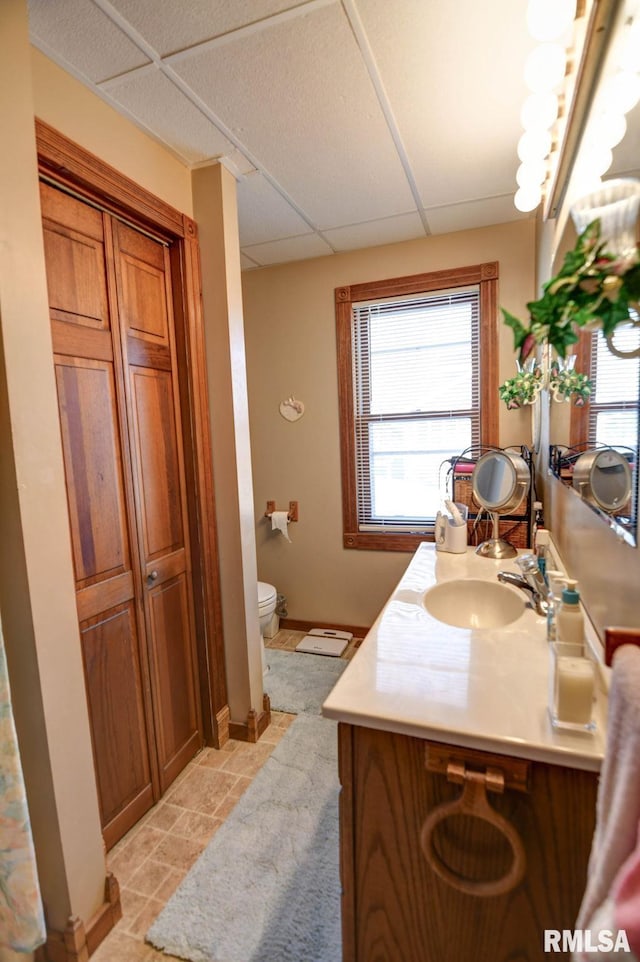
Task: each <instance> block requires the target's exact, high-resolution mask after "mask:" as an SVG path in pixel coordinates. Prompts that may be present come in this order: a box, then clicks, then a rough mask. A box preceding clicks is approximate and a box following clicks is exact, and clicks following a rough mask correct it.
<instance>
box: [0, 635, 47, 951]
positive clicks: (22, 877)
mask: <svg viewBox="0 0 640 962" xmlns="http://www.w3.org/2000/svg"><path fill="white" fill-rule="evenodd" d="M44 940H45V926H44V916H43V911H42V901H41V898H40V889H39V886H38V876H37V871H36V862H35V853H34V849H33V839H32V837H31V826H30V823H29V811H28V809H27V799H26V795H25V790H24V781H23V777H22V768H21V765H20V754H19V751H18V742H17V739H16V731H15V725H14V721H13V713H12V711H11V693H10V690H9V674H8V671H7V661H6V657H5V650H4V640H3V637H2V625H0V948H2V947H5V948H9V949H12V950H13V951H16V952H32V951H33V950H34V949H36V948H37V947H38V946H39V945H41V944H42V943H43V942H44Z"/></svg>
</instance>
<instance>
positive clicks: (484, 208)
mask: <svg viewBox="0 0 640 962" xmlns="http://www.w3.org/2000/svg"><path fill="white" fill-rule="evenodd" d="M426 214H427V220H428V222H429V227H430V228H431V232H432V233H433V234H447V233H449V232H450V231H457V230H472V229H473V228H475V227H490V226H491V225H492V224H506V223H508V222H509V221H513V220H526V219H527V218H529V217H530V216H531V215H530V214H522V213H521V212H520V211H519V210H516V208H515V207H514V205H513V194H504V195H503V196H502V197H488V198H485V199H482V200H474V201H469V202H468V203H466V204H452V205H451V206H449V207H436V208H431V209H427V212H426Z"/></svg>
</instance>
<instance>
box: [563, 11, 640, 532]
mask: <svg viewBox="0 0 640 962" xmlns="http://www.w3.org/2000/svg"><path fill="white" fill-rule="evenodd" d="M622 6H624V5H622ZM618 29H619V28H618ZM613 49H615V48H614V44H611V45H610V51H609V53H608V55H607V57H606V58H605V62H604V66H603V71H602V76H601V79H600V81H599V84H600V87H602V85H603V84H604V83H606V81H607V78H608V77H609V76H610V75H611V69H612V61H613V54H612V50H613ZM594 114H595V109H594V108H593V107H592V108H591V112H590V114H589V116H588V117H587V123H586V126H585V130H584V133H583V141H584V140H585V139H587V138H588V137H589V136H590V135H591V132H592V130H593V124H594V123H595V117H594ZM626 124H627V129H626V133H625V135H624V138H623V139H622V140H621V142H620V143H619V144H618V145H617V146H616V147H614V148H613V151H612V153H613V163H612V165H611V166H610V168H609V169H608V170H607V172H606V174H605V175H604V180H611V179H613V178H621V177H625V178H627V177H631V178H636V179H640V104H638V105H636V106H635V107H634V108H633V109H632V110H631V111H630V112H629V113H627V115H626ZM575 178H576V175H575V174H574V180H573V181H570V182H569V186H568V188H567V192H566V195H567V196H568V197H571V196H572V185H573V196H577V193H576V188H575ZM576 237H577V233H576V230H575V228H574V225H573V223H572V221H571V218H570V217H567V219H566V223H565V226H564V230H563V232H562V237H561V239H560V241H559V242H558V243H557V248H556V252H555V257H554V260H553V264H552V269H551V273H552V275H553V274H555V273H557V271H558V269H559V267H560V265H561V263H562V261H563V258H564V255H565V253H566V251H568V250H570V249H572V248H573V246H574V243H575V240H576ZM615 348H620V349H621V350H620V352H618V351H616V352H615V353H613V352H612V351H611V350H610V349H609V346H608V345H607V343H606V341H605V339H604V337H603V336H602V334H601V333H598V332H594V333H592V332H589V331H583V332H582V333H581V335H580V340H579V342H578V344H577V345H575V347H574V349H573V353H575V356H576V357H575V369H576V370H577V371H580V372H581V373H584V374H588V375H589V377H590V378H591V380H592V381H593V388H594V390H593V394H592V396H591V397H590V398H589V400H588V401H587V403H586V404H585V405H584V406H575V405H574V404H570V403H569V402H567V401H558V400H554V399H553V397H552V396H550V397H549V402H548V403H549V441H550V443H551V448H550V454H549V467H550V469H551V471H552V472H553V474H554V475H555V477H556V478H558V479H559V480H561V481H562V482H563V484H564V485H566V486H567V487H569V488H571V491H572V492H573V493H574V494H575V495H576V496H578V497H580V498H582V500H583V501H584V502H585V503H586V504H588V505H589V507H590V508H591V509H592V510H593V511H594V512H596V513H597V514H598V515H599V516H600V518H601V519H602V521H603V523H604V524H606V525H607V526H608V527H609V528H613V529H614V530H615V532H616V533H617V535H618V536H619V537H620V539H621V540H624V541H626V542H628V543H629V544H632V545H637V544H638V523H639V522H638V455H639V451H640V447H639V445H640V420H639V403H638V398H639V396H640V358H639V357H637V356H636V357H625V356H619V353H620V354H623V355H625V354H629V353H632V354H633V353H636V354H637V353H638V349H639V348H640V330H638V329H637V328H636V329H632V328H630V327H629V328H627V327H624V328H621V329H619V331H617V332H616V335H615V339H614V349H615Z"/></svg>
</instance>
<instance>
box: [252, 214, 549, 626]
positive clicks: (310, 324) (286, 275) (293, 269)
mask: <svg viewBox="0 0 640 962" xmlns="http://www.w3.org/2000/svg"><path fill="white" fill-rule="evenodd" d="M492 260H497V261H499V264H500V288H499V303H500V304H501V305H504V306H505V307H506V308H508V309H509V310H511V311H513V312H517V313H522V311H523V310H524V305H525V303H526V301H528V300H530V299H531V298H532V297H533V296H534V293H535V288H534V277H535V222H534V221H532V220H526V221H520V222H517V223H514V224H505V225H501V226H497V227H491V228H485V229H481V230H474V231H465V232H460V233H455V234H448V235H440V236H437V237H429V238H425V239H424V240H418V241H409V242H406V243H402V244H394V245H388V246H384V247H376V248H369V249H367V250H361V251H355V252H350V253H346V254H336V255H331V256H328V257H321V258H316V259H313V260H308V261H302V262H298V263H293V264H287V265H282V266H276V267H271V268H262V269H259V270H255V271H247V272H245V274H244V275H243V291H244V313H245V336H246V346H247V370H248V378H249V410H250V424H251V445H252V452H253V476H254V493H255V512H256V521H257V523H256V530H257V550H258V576H259V578H260V579H261V580H262V581H267V582H270V583H271V584H273V585H275V586H276V588H277V589H278V591H280V592H282V593H284V594H285V595H286V596H287V599H288V602H289V616H290V617H291V618H297V619H303V620H309V621H324V622H334V623H336V624H350V625H361V626H368V625H370V624H371V623H372V622H373V620H374V619H375V617H376V615H377V614H378V611H379V610H380V608H381V607H382V605H383V603H384V601H385V600H386V598H387V596H388V595H389V593H390V591H391V590H392V588H393V586H394V584H395V583H396V581H397V580H398V579H399V577H400V575H401V573H402V571H403V570H404V568H405V567H406V564H407V561H408V555H407V554H404V553H401V552H383V551H354V550H345V549H343V547H342V501H341V490H340V452H339V438H338V400H337V376H336V348H335V314H334V293H333V292H334V288H336V287H339V286H341V285H345V284H356V283H359V282H363V281H370V280H378V279H381V278H384V277H395V276H402V275H404V274H416V273H420V272H422V271H430V270H439V269H443V268H450V267H459V266H463V265H465V264H477V263H481V262H484V261H492ZM499 326H500V379H501V380H503V379H504V378H506V377H508V376H509V375H510V374H511V373H512V372H513V370H514V352H513V344H512V338H511V332H510V331H509V330H508V328H506V327H504V325H502V324H500V325H499ZM291 394H294V395H295V396H296V397H297V398H299V399H300V400H302V401H303V402H304V404H305V406H306V410H305V414H304V416H303V417H302V418H301V419H300V420H299V421H296V422H293V423H291V422H288V421H285V420H284V419H283V418H282V417H281V416H280V414H279V410H278V405H279V402H280V401H281V400H283V399H285V398H287V397H289V396H290V395H291ZM529 440H530V414H529V412H528V411H525V412H507V411H506V409H505V408H504V405H502V410H501V412H500V441H501V443H502V444H512V443H523V442H524V443H528V442H529ZM267 500H275V501H276V503H277V506H278V507H283V508H286V507H287V506H288V503H289V501H291V500H297V501H298V502H299V510H300V520H299V522H298V523H297V524H291V525H290V526H289V531H290V537H291V544H288V543H287V542H286V541H285V540H284V538H283V537H282V535H280V534H277V533H272V532H271V531H270V527H269V524H268V522H267V521H266V520H264V519H262V515H263V514H264V510H265V506H266V501H267Z"/></svg>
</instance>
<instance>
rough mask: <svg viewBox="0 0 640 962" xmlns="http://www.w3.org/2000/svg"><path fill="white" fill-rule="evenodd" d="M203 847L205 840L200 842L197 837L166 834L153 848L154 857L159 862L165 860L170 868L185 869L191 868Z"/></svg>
mask: <svg viewBox="0 0 640 962" xmlns="http://www.w3.org/2000/svg"><path fill="white" fill-rule="evenodd" d="M205 848H206V842H201V841H199V840H198V839H195V838H180V836H178V835H167V836H166V837H165V839H164V841H163V842H161V843H160V845H158V847H157V849H156V850H155V852H154V859H155V860H157V861H159V862H166V864H167V865H170V866H171V867H172V868H176V869H179V870H182V871H185V870H186V869H190V868H191V866H192V865H193V863H194V862H195V861H196V859H197V858H198V856H199V855H201V854H202V852H203V851H204V849H205Z"/></svg>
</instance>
